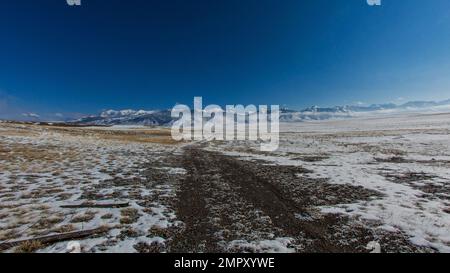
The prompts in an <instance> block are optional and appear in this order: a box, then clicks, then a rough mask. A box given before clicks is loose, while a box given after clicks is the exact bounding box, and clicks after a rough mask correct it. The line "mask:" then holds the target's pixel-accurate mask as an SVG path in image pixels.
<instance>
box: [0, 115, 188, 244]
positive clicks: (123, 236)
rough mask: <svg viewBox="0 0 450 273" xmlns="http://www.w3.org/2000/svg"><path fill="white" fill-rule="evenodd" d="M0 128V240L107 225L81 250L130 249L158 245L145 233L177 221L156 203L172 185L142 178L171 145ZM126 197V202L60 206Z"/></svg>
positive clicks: (156, 239)
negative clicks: (124, 204)
mask: <svg viewBox="0 0 450 273" xmlns="http://www.w3.org/2000/svg"><path fill="white" fill-rule="evenodd" d="M92 129H93V128H89V130H92ZM1 130H2V133H1V134H0V152H1V153H0V166H1V168H0V242H9V241H15V240H19V239H26V238H35V237H39V236H43V235H52V234H59V233H64V232H71V231H83V230H90V229H95V228H99V227H107V228H108V229H109V231H108V232H107V234H106V235H104V236H102V237H99V238H94V239H86V240H81V241H80V243H81V247H82V250H83V251H95V252H136V251H137V249H136V248H137V246H140V247H141V248H142V247H150V246H152V243H153V246H155V245H156V246H158V245H159V244H164V238H161V237H160V236H156V235H155V236H151V234H152V233H151V232H149V231H150V230H152V229H153V230H157V229H167V228H170V227H172V226H175V225H177V224H179V223H178V222H177V221H176V219H175V215H174V212H173V210H172V209H171V208H169V207H168V206H167V204H164V202H160V201H159V200H160V199H164V197H167V196H169V197H170V196H172V195H174V194H175V193H174V191H173V188H172V187H171V185H167V184H165V185H158V186H151V185H152V183H153V182H154V181H147V177H148V176H144V175H143V171H148V168H147V167H146V165H148V164H150V165H152V164H153V163H152V162H157V161H158V157H160V156H161V155H164V154H166V153H168V152H170V151H171V149H173V147H171V146H167V145H159V144H157V143H145V142H143V143H142V142H134V141H128V140H127V139H125V141H122V140H121V139H120V137H121V136H119V137H117V138H118V139H108V138H107V137H106V138H105V135H103V134H96V133H95V131H89V134H80V132H77V131H72V130H69V129H65V128H60V129H59V130H54V129H51V128H45V127H39V126H29V125H26V126H25V125H10V124H5V125H3V126H2V128H1ZM101 130H104V129H103V128H102V129H101ZM99 132H100V130H99ZM110 133H111V132H110ZM127 137H128V136H127ZM149 155H151V156H149ZM169 169H170V168H169ZM172 171H175V172H180V171H181V170H179V169H175V170H172ZM124 202H126V203H128V204H129V205H128V206H126V207H121V208H113V207H111V208H96V207H95V206H93V207H92V208H91V207H89V205H87V206H85V207H83V208H63V207H62V206H67V205H80V204H84V203H87V204H88V203H92V204H96V205H98V204H115V203H124ZM66 247H67V242H61V243H57V244H53V245H50V246H47V247H45V248H41V249H39V250H38V251H40V252H65V251H66ZM10 251H13V249H11V250H10Z"/></svg>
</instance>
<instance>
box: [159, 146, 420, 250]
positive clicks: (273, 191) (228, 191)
mask: <svg viewBox="0 0 450 273" xmlns="http://www.w3.org/2000/svg"><path fill="white" fill-rule="evenodd" d="M180 164H181V165H182V167H183V168H184V169H186V170H187V172H188V173H187V175H186V176H184V178H183V179H182V180H181V184H180V188H179V192H178V202H177V205H176V211H177V214H178V215H177V216H178V217H179V219H180V220H181V221H183V222H184V228H183V229H182V230H181V231H180V232H179V233H178V234H177V235H176V236H175V237H174V238H172V240H171V243H170V246H169V249H168V250H169V251H171V252H185V251H187V252H241V251H249V252H253V251H264V250H270V246H266V245H267V244H264V245H262V244H261V242H270V241H275V242H280V240H281V239H283V242H286V240H287V241H288V243H287V244H286V243H285V245H284V247H285V249H284V251H292V252H364V251H367V250H366V249H365V246H366V245H367V243H368V242H370V241H372V240H375V239H377V240H378V241H380V242H384V241H386V244H387V246H386V248H385V249H386V250H389V249H390V250H402V249H403V250H405V249H407V250H412V249H411V248H414V247H413V246H411V245H410V244H409V243H408V242H407V240H406V239H405V238H404V237H403V236H402V235H401V234H389V235H386V234H380V233H376V232H374V231H371V230H370V229H368V228H365V227H363V226H359V225H355V224H354V223H350V222H349V221H348V220H347V219H345V218H342V217H338V216H330V215H328V216H327V215H321V214H320V213H318V211H317V209H315V207H316V206H318V205H331V204H337V203H348V202H355V201H357V200H365V199H367V198H369V197H371V196H372V197H373V196H377V195H378V193H377V192H371V191H368V190H366V189H363V188H360V187H353V186H350V185H331V184H328V183H326V181H325V180H323V179H311V178H305V177H303V176H302V174H304V173H307V172H308V170H305V169H303V168H301V167H287V166H274V165H267V164H265V163H264V162H250V161H243V160H239V159H238V158H234V157H229V156H225V155H223V154H220V153H216V152H210V151H205V150H203V149H202V147H201V146H198V145H197V146H189V147H187V148H185V149H184V153H183V155H182V157H181V159H180ZM388 242H389V243H388ZM393 242H395V244H393ZM269 245H270V244H269ZM264 247H266V248H269V249H264Z"/></svg>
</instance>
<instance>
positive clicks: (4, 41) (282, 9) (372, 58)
mask: <svg viewBox="0 0 450 273" xmlns="http://www.w3.org/2000/svg"><path fill="white" fill-rule="evenodd" d="M196 95H197V96H203V97H204V101H205V103H215V104H221V105H224V104H227V103H228V104H229V103H240V104H250V103H252V104H281V105H287V106H290V107H292V108H302V107H305V106H310V105H322V106H330V105H341V104H353V103H356V102H358V101H361V102H367V103H378V102H392V101H399V102H401V100H402V99H401V98H403V100H414V99H431V100H436V99H448V98H450V1H448V0H431V1H423V0H407V1H402V0H382V6H381V7H371V6H368V5H367V3H366V0H292V1H288V0H283V1H280V0H214V1H212V0H204V1H202V0H176V1H175V0H158V1H151V0H145V1H144V0H129V1H125V0H108V1H107V0H82V6H81V7H69V6H68V5H67V4H66V1H65V0H40V1H36V0H8V1H6V0H5V1H2V4H1V8H0V107H3V108H4V109H7V105H8V104H9V105H10V106H9V107H10V108H11V109H12V108H13V106H11V104H14V105H15V106H14V107H20V108H21V109H27V110H28V109H30V111H36V112H39V111H41V112H42V111H44V112H62V113H69V112H80V113H93V112H97V111H99V110H102V109H107V108H114V109H118V108H143V109H152V108H170V107H172V106H173V105H174V104H175V103H186V104H192V99H193V97H194V96H196ZM0 112H1V109H0Z"/></svg>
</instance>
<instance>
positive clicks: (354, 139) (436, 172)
mask: <svg viewBox="0 0 450 273" xmlns="http://www.w3.org/2000/svg"><path fill="white" fill-rule="evenodd" d="M281 131H282V132H283V133H282V136H281V143H280V149H279V150H278V151H277V152H276V153H272V154H267V153H266V154H262V153H259V152H258V147H259V146H258V145H248V144H244V143H241V145H240V146H237V145H226V144H225V145H219V146H217V148H215V149H216V150H226V152H225V154H227V155H230V156H237V157H239V158H241V159H245V160H263V161H266V162H268V164H275V165H286V166H302V167H303V168H306V169H308V170H310V171H311V172H310V173H306V174H301V175H304V176H307V177H312V178H324V179H326V181H327V183H331V184H338V185H347V184H350V185H355V186H362V187H364V188H366V189H369V190H373V191H376V192H379V193H381V197H377V198H373V199H370V200H365V201H360V202H355V203H348V204H336V205H332V206H321V207H319V208H320V211H321V212H322V213H327V214H339V215H345V216H349V217H351V219H353V220H354V221H359V222H362V224H363V225H366V226H370V227H371V228H374V229H384V230H386V231H391V232H402V233H404V234H405V235H406V236H407V237H408V238H409V240H410V242H412V243H413V244H414V245H417V246H424V247H427V248H431V249H433V250H436V251H440V252H450V114H430V115H420V114H409V115H396V116H385V117H383V118H377V117H372V118H360V119H356V118H355V119H349V120H335V121H322V122H304V123H285V124H282V125H281Z"/></svg>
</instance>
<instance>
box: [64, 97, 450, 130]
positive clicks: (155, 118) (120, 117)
mask: <svg viewBox="0 0 450 273" xmlns="http://www.w3.org/2000/svg"><path fill="white" fill-rule="evenodd" d="M407 112H450V100H445V101H440V102H435V101H412V102H407V103H405V104H402V105H397V104H393V103H386V104H372V105H368V106H361V105H347V106H335V107H325V108H324V107H318V106H312V107H309V108H306V109H303V110H301V111H297V110H290V109H286V108H284V109H281V115H280V120H281V121H283V122H301V121H308V120H327V119H342V118H352V117H358V116H367V115H383V114H384V115H386V114H396V113H407ZM170 113H171V112H170V110H154V111H145V110H130V109H128V110H119V111H117V110H107V111H103V112H101V113H100V114H99V115H92V116H87V117H83V118H81V119H78V120H76V121H74V122H73V123H76V124H84V125H143V126H167V125H171V124H172V122H173V121H174V119H173V118H172V117H171V115H170Z"/></svg>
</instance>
